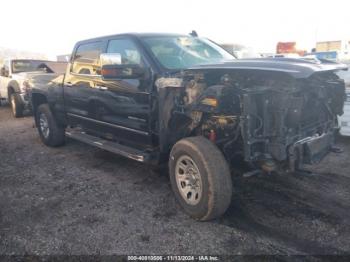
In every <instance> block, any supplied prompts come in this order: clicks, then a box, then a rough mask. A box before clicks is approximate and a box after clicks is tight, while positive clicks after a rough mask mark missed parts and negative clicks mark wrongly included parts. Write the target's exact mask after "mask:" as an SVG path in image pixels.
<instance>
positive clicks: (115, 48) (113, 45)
mask: <svg viewBox="0 0 350 262" xmlns="http://www.w3.org/2000/svg"><path fill="white" fill-rule="evenodd" d="M107 53H117V54H120V56H121V64H124V65H140V66H141V65H142V59H141V54H140V52H139V50H138V48H137V47H136V45H135V43H134V42H133V41H131V40H130V39H114V40H110V41H109V43H108V48H107Z"/></svg>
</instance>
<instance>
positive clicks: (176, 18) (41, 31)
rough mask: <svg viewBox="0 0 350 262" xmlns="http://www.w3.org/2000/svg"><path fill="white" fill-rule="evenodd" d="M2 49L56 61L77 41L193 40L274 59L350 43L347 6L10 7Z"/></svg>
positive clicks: (139, 1) (74, 3) (239, 1)
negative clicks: (294, 50)
mask: <svg viewBox="0 0 350 262" xmlns="http://www.w3.org/2000/svg"><path fill="white" fill-rule="evenodd" d="M0 8H1V9H0V10H1V12H0V18H1V21H2V22H1V25H0V28H1V30H0V47H6V48H13V49H19V50H26V51H30V52H39V53H43V54H46V55H48V56H49V57H51V58H55V56H56V55H58V54H67V53H68V54H69V53H70V52H71V50H72V48H73V46H74V44H75V42H77V41H79V40H83V39H87V38H93V37H97V36H103V35H110V34H118V33H125V32H171V33H185V34H187V33H189V32H191V31H192V30H196V31H197V33H198V34H199V35H200V36H203V37H208V38H210V39H212V40H214V41H215V42H217V43H239V44H244V45H247V46H249V47H252V48H254V49H255V50H256V51H257V52H274V51H275V48H276V44H277V42H279V41H296V42H297V45H298V47H300V48H301V49H306V50H310V49H311V48H312V47H314V46H315V42H316V41H328V40H340V39H347V40H350V1H349V0H332V1H330V0H318V1H317V0H303V1H300V0H294V1H293V0H288V1H285V0H260V1H259V0H211V1H208V0H123V1H117V0H114V1H112V0H98V1H90V0H85V1H83V0H46V1H45V0H8V1H6V0H5V1H1V4H0Z"/></svg>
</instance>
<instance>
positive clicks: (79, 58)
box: [72, 42, 103, 75]
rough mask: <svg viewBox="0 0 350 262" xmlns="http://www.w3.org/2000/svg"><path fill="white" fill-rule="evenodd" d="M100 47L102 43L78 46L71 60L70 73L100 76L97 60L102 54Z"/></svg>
mask: <svg viewBox="0 0 350 262" xmlns="http://www.w3.org/2000/svg"><path fill="white" fill-rule="evenodd" d="M102 47H103V43H102V42H93V43H87V44H82V45H80V46H79V47H78V48H77V51H76V52H75V55H74V58H73V67H72V72H73V73H75V74H83V75H100V74H101V66H100V64H99V59H100V54H101V53H102Z"/></svg>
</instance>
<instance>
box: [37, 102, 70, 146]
mask: <svg viewBox="0 0 350 262" xmlns="http://www.w3.org/2000/svg"><path fill="white" fill-rule="evenodd" d="M41 119H46V120H47V127H48V130H49V131H48V133H46V134H44V133H45V132H44V131H43V129H42V128H41V124H40V120H41ZM35 121H36V126H37V128H38V132H39V135H40V138H41V141H42V142H43V143H44V144H45V145H47V146H51V147H57V146H61V145H63V144H64V141H65V139H64V138H65V134H64V133H65V130H64V128H63V127H60V126H59V125H58V123H57V121H56V119H55V117H54V116H53V114H52V112H51V110H50V107H49V105H48V104H41V105H40V106H39V107H38V109H37V111H36V116H35Z"/></svg>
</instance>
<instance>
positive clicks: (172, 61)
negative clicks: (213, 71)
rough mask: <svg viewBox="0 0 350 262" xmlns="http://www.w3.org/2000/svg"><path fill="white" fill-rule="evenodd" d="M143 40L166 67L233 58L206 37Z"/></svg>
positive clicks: (193, 64)
mask: <svg viewBox="0 0 350 262" xmlns="http://www.w3.org/2000/svg"><path fill="white" fill-rule="evenodd" d="M144 42H145V43H146V45H147V46H148V47H149V49H150V50H151V52H152V53H153V55H154V56H155V57H156V58H157V60H158V61H159V62H160V63H161V64H162V65H163V66H164V67H166V68H168V69H185V68H189V67H192V66H196V65H200V64H209V63H218V62H222V61H225V60H232V59H235V58H234V57H233V56H232V55H231V54H229V53H228V52H227V51H225V50H224V49H223V48H221V47H219V46H218V45H216V44H214V43H213V42H211V41H209V40H208V39H204V38H198V37H191V36H160V37H146V38H144Z"/></svg>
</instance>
